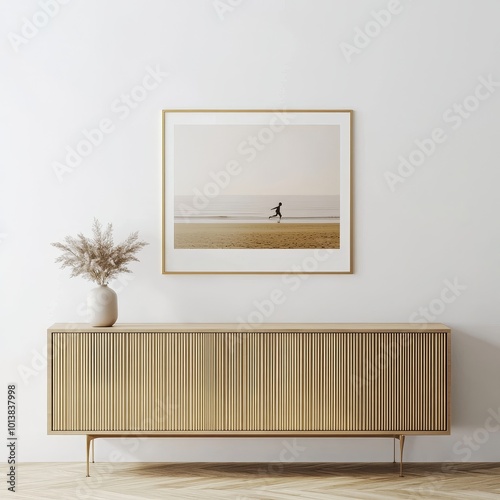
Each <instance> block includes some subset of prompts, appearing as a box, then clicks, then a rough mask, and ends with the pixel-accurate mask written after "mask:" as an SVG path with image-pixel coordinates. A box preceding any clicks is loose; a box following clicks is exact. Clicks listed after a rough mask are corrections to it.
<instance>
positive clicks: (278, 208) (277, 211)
mask: <svg viewBox="0 0 500 500" xmlns="http://www.w3.org/2000/svg"><path fill="white" fill-rule="evenodd" d="M281 205H282V203H281V201H280V202H279V203H278V206H277V207H274V208H271V210H276V213H275V214H274V215H270V216H269V218H270V219H272V218H273V217H278V215H279V218H280V220H279V221H278V222H281Z"/></svg>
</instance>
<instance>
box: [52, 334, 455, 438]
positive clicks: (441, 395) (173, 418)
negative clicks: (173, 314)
mask: <svg viewBox="0 0 500 500" xmlns="http://www.w3.org/2000/svg"><path fill="white" fill-rule="evenodd" d="M449 348H450V330H449V329H448V328H447V327H445V326H444V325H427V326H425V327H423V326H422V325H417V326H415V325H393V324H387V325H335V324H332V325H325V324H316V325H315V324H309V325H297V324H290V325H272V324H268V325H263V326H262V327H261V328H260V329H258V330H253V331H251V332H243V333H241V332H238V325H122V326H120V325H117V326H115V327H112V328H104V329H99V328H92V327H88V326H86V325H71V326H70V327H68V326H66V327H64V326H63V325H54V326H53V327H52V328H51V329H50V330H49V351H50V354H51V355H50V356H49V360H50V363H49V408H48V413H49V422H48V425H49V433H52V434H57V433H61V434H63V433H70V434H93V435H98V434H100V433H102V434H107V435H110V434H120V435H123V434H147V435H154V434H163V435H220V434H222V435H225V434H230V435H281V434H287V435H301V434H304V435H323V434H324V435H341V434H352V435H355V434H360V435H363V434H366V435H377V434H381V435H391V436H392V435H396V434H448V433H449V382H450V381H449V362H450V359H449Z"/></svg>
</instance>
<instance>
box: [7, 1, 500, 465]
mask: <svg viewBox="0 0 500 500" xmlns="http://www.w3.org/2000/svg"><path fill="white" fill-rule="evenodd" d="M47 1H48V0H47ZM233 3H234V4H238V2H236V1H233ZM239 3H240V5H237V6H236V7H234V8H233V10H232V11H231V12H225V13H224V14H225V15H223V19H221V18H220V17H219V15H218V13H217V11H216V9H215V7H214V5H215V6H216V5H219V7H221V6H223V4H226V5H230V3H229V0H222V1H221V2H219V4H216V3H215V2H213V1H212V0H189V1H186V0H148V2H144V1H140V0H108V1H106V2H103V1H100V0H85V1H83V0H79V1H78V0H73V1H71V2H69V3H68V4H67V5H64V6H61V7H60V9H59V10H60V11H59V12H58V13H57V14H56V15H55V16H54V17H53V18H52V19H50V20H49V22H48V23H47V24H46V26H44V27H42V28H41V29H40V30H39V32H38V33H36V34H35V35H34V36H32V38H31V39H26V40H25V41H26V43H21V45H19V46H17V45H16V42H17V43H20V41H19V38H17V39H16V38H15V36H14V34H17V35H20V34H21V28H22V26H23V24H24V21H23V18H24V17H26V18H28V19H33V16H38V17H36V19H37V21H38V22H39V23H40V22H42V23H43V21H44V19H43V15H40V14H37V12H38V13H39V12H41V8H40V6H39V5H38V3H37V1H35V0H18V1H16V2H4V3H3V12H2V15H1V16H0V33H1V36H0V44H1V47H0V50H1V72H2V76H1V78H0V99H1V102H0V110H1V122H0V158H1V174H0V175H1V177H0V185H1V196H0V233H1V241H0V259H1V261H0V266H1V296H0V310H1V324H2V337H1V339H2V349H1V350H2V354H1V357H2V358H1V359H2V363H1V364H2V384H1V388H0V390H1V391H2V394H5V391H6V384H7V382H8V381H15V382H16V383H17V384H18V396H19V436H20V448H19V449H20V452H19V453H20V455H19V458H20V460H22V461H47V460H48V461H65V460H68V461H75V460H82V459H83V456H84V444H83V443H84V439H83V437H71V436H69V437H61V436H50V437H49V436H47V434H46V417H45V413H46V378H45V367H44V366H43V360H41V359H39V354H38V353H40V352H43V350H44V347H45V330H46V328H47V327H48V326H49V325H50V324H52V323H53V322H56V321H57V322H63V321H82V315H81V304H82V302H83V301H84V300H85V296H86V293H87V290H88V289H89V288H90V287H91V286H92V285H91V284H90V283H87V282H85V281H83V280H81V279H78V278H77V279H69V274H68V273H67V272H65V271H61V270H59V268H58V266H57V265H56V264H54V262H53V260H54V258H55V257H56V256H57V251H56V250H55V249H54V248H52V247H50V245H49V243H50V242H53V241H60V240H61V239H62V238H63V237H64V236H65V235H67V234H73V235H74V234H76V233H77V232H80V231H82V232H84V233H88V232H89V231H90V225H91V222H92V218H93V217H94V216H97V217H98V218H99V219H100V220H101V221H103V222H107V221H112V222H113V223H114V225H115V234H116V237H117V239H121V238H123V237H125V236H126V235H127V234H128V233H129V232H131V231H133V230H136V229H139V230H140V236H141V237H142V238H144V239H145V240H147V241H149V242H150V243H151V245H150V246H149V247H147V248H146V249H145V250H143V251H142V252H141V254H140V259H141V262H140V263H138V264H135V265H134V267H133V269H134V274H133V279H132V280H131V281H130V282H129V283H128V284H127V285H126V286H120V285H118V288H121V291H120V294H119V305H120V317H119V321H120V322H187V321H190V322H210V321H217V322H234V321H237V320H238V318H240V317H242V318H246V317H247V316H248V314H249V313H250V312H251V311H252V310H254V308H255V305H254V301H260V300H263V299H264V298H266V297H267V296H268V295H269V293H270V291H271V290H272V289H274V288H276V287H279V288H282V289H283V291H284V293H285V295H286V302H285V303H284V304H283V305H281V306H279V307H278V308H277V309H276V311H275V312H274V314H273V315H272V316H271V317H270V318H269V319H268V320H269V321H271V322H280V321H284V322H301V321H303V322H321V321H325V322H369V321H382V322H399V321H401V322H405V321H408V320H410V319H417V317H416V316H419V315H420V313H419V308H422V307H428V306H429V304H432V306H433V307H434V310H435V311H437V312H438V313H439V314H436V315H435V316H436V321H439V322H443V323H445V324H448V325H450V326H451V327H452V328H453V335H454V337H453V432H452V435H451V436H449V437H432V438H425V437H415V438H409V439H408V444H407V450H408V451H407V458H408V460H413V461H441V460H443V461H445V460H452V461H459V460H463V459H470V460H472V461H476V460H477V461H494V460H500V433H499V432H498V431H497V430H496V429H497V427H496V426H493V427H492V426H491V425H489V427H490V429H491V431H490V432H487V431H484V430H482V428H484V426H485V425H488V424H492V421H487V419H488V417H489V411H491V409H493V410H495V411H498V408H499V407H500V391H499V380H500V363H499V359H500V357H499V355H500V335H499V333H500V332H499V330H500V317H499V309H500V307H499V304H500V297H499V293H498V283H499V279H500V262H499V260H500V259H499V246H500V245H499V244H500V230H499V225H500V224H499V209H500V206H499V202H498V191H499V188H500V169H499V165H498V158H499V157H500V140H499V137H500V135H499V132H500V122H499V116H500V87H499V86H498V84H495V85H496V86H494V87H493V88H492V90H491V93H490V95H489V97H488V98H485V99H484V100H482V101H480V102H479V104H478V107H477V110H475V111H474V112H472V113H471V114H470V116H469V117H468V118H464V119H463V121H462V123H461V126H460V127H459V128H457V129H456V130H454V129H453V125H456V124H457V121H451V122H446V121H445V117H446V116H448V119H449V120H450V119H451V117H452V115H455V116H456V112H455V111H452V112H451V114H448V115H446V113H447V110H448V109H449V108H450V107H452V106H453V105H454V104H455V103H461V102H462V101H463V100H464V99H465V98H467V97H468V96H471V95H473V94H474V91H475V89H476V87H477V85H478V84H479V78H486V79H489V78H492V79H493V81H495V82H500V67H499V61H500V31H499V30H498V19H499V17H500V3H499V2H497V1H495V0H482V1H480V2H478V1H473V0H419V1H418V2H417V1H415V2H412V1H410V0H408V1H404V0H401V4H400V7H399V10H400V12H399V13H398V14H395V15H394V16H393V18H392V20H391V22H390V23H389V24H388V26H386V27H385V28H383V29H382V30H381V33H380V34H379V36H377V37H375V38H373V39H372V40H371V43H369V45H368V46H367V47H366V48H364V49H361V50H360V51H359V52H360V53H358V54H353V57H352V61H351V62H350V63H349V62H348V61H347V59H346V57H345V56H344V54H343V52H342V49H341V44H342V42H345V43H351V44H352V43H353V39H354V35H355V33H356V31H355V30H356V27H364V26H365V25H366V23H367V22H369V21H370V20H371V19H373V17H372V16H373V15H372V14H371V11H372V10H376V11H378V10H380V9H385V8H387V6H388V4H389V1H388V0H376V1H375V0H371V1H369V0H358V1H356V2H353V1H350V0H336V1H334V0H315V1H314V2H312V1H310V0H288V1H285V0H244V1H242V2H239ZM394 5H395V3H394V2H393V3H392V4H391V6H394ZM370 28H371V29H376V26H374V25H373V24H372V25H370ZM15 46H16V48H17V49H18V50H17V51H16V50H15ZM156 66H158V67H159V68H160V69H161V71H163V72H165V73H168V76H166V77H164V78H163V81H162V82H161V83H160V84H159V85H158V87H157V88H156V89H154V90H152V91H151V92H150V93H149V95H148V97H147V99H146V100H144V101H143V102H141V103H140V104H139V105H138V106H137V107H136V108H135V109H133V110H131V112H130V115H129V116H127V117H126V118H125V119H122V118H123V115H122V114H121V113H118V112H117V110H116V109H114V108H113V102H114V101H115V100H116V99H119V98H120V96H121V94H123V93H128V92H130V90H131V89H132V88H133V87H134V86H135V85H137V84H138V83H140V82H141V80H142V79H143V77H144V75H145V74H146V71H147V69H146V68H147V67H152V68H155V67H156ZM482 95H483V94H482ZM484 97H486V94H484ZM467 104H468V105H469V106H472V107H474V105H475V102H474V99H469V100H468V101H467ZM163 108H215V109H224V108H229V109H230V108H250V109H251V108H261V109H262V108H288V109H292V108H303V109H314V108H319V109H327V108H329V109H332V108H333V109H342V108H352V109H354V110H355V135H354V138H355V163H354V186H355V203H354V205H355V212H354V216H355V231H354V241H355V274H353V275H350V276H349V275H347V276H343V275H341V276H331V275H324V276H312V277H309V278H307V279H306V280H304V281H303V283H302V285H301V286H300V288H299V289H298V290H295V291H293V290H291V289H290V288H289V287H288V286H287V285H285V284H283V282H282V278H281V276H222V275H220V276H217V275H214V276H163V275H161V273H160V253H161V247H160V241H161V233H160V231H161V228H160V207H161V185H160V180H161V179H160V175H161V174H160V168H161V165H160V155H161V132H160V116H161V115H160V110H161V109H163ZM448 113H449V112H448ZM103 118H109V119H111V120H112V122H113V124H114V126H115V129H114V131H113V132H112V133H110V134H108V135H106V136H105V139H104V141H103V142H102V144H101V145H99V146H98V147H96V148H95V149H94V150H93V151H92V153H91V154H90V155H89V156H88V157H87V158H85V159H84V161H83V162H82V163H81V164H80V165H79V166H77V167H75V168H74V169H73V170H72V171H71V172H66V173H65V174H63V175H62V179H61V182H60V181H59V179H58V178H57V176H56V175H55V173H54V170H53V164H54V162H63V161H64V156H65V151H66V147H67V146H72V147H74V146H75V145H76V143H77V142H78V141H79V140H80V139H82V137H83V136H82V130H83V129H90V128H93V127H96V126H97V124H98V123H99V121H100V120H102V119H103ZM435 128H442V129H443V131H444V133H445V134H446V140H445V141H444V142H443V143H442V144H439V145H438V146H437V147H436V150H435V152H434V153H433V154H432V155H431V156H430V157H428V158H427V159H426V160H425V162H424V163H423V164H422V165H421V166H419V167H417V168H416V169H415V171H414V173H413V174H412V175H410V176H408V177H406V178H404V182H402V183H399V184H397V186H396V189H395V191H394V192H393V191H391V189H389V185H388V183H387V181H386V179H385V177H384V174H385V172H387V171H392V172H397V166H398V157H399V156H400V155H403V156H405V157H408V155H409V154H410V153H411V151H412V150H414V149H415V148H416V145H415V143H414V141H415V140H417V139H424V138H426V137H429V136H430V134H431V132H432V131H433V129H435ZM446 280H450V281H451V282H453V281H454V280H456V281H457V282H458V283H459V284H460V285H462V286H463V287H465V289H462V290H461V291H459V295H456V296H455V300H454V301H453V302H450V303H448V304H446V305H445V306H444V307H443V308H440V303H439V302H438V301H436V299H439V298H440V295H441V293H442V291H443V290H444V288H446V286H447V285H446V284H445V282H446ZM432 301H434V302H432ZM441 309H444V310H441ZM28 368H30V369H32V371H31V372H27V369H28ZM4 407H5V406H3V407H2V408H4ZM0 413H1V414H2V419H5V416H4V414H5V411H4V410H3V409H1V410H0ZM499 418H500V417H499ZM1 422H2V423H1V426H2V428H5V427H4V422H5V421H4V420H1ZM464 436H472V441H470V443H469V444H468V445H465V444H464V443H463V442H461V441H462V440H463V439H464ZM300 444H301V446H303V447H304V449H303V450H301V451H300V454H299V456H298V457H297V458H298V459H299V460H301V461H308V460H312V461H315V460H330V461H348V460H363V461H364V460H388V459H392V444H391V443H390V441H389V440H387V441H386V440H382V441H380V440H376V441H365V440H341V439H337V440H335V439H332V440H325V439H322V440H303V441H301V442H300ZM282 449H283V444H282V442H281V440H279V439H277V440H257V439H256V440H212V439H210V440H196V439H193V440H181V439H179V440H158V441H141V444H140V446H139V447H138V448H137V449H136V447H135V446H134V448H131V444H130V443H129V444H127V443H121V442H119V441H118V440H117V441H103V442H100V443H99V442H98V445H97V458H98V459H100V460H107V459H109V458H110V456H111V455H110V453H111V451H112V450H118V455H119V456H120V457H122V458H123V459H125V460H137V461H149V460H158V461H177V460H178V461H181V460H196V461H201V460H242V461H254V460H278V459H279V455H280V452H281V451H282ZM467 450H469V451H470V455H469V453H468V452H467Z"/></svg>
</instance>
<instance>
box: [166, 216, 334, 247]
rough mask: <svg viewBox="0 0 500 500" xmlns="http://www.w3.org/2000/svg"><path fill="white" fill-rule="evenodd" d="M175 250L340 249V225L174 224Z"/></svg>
mask: <svg viewBox="0 0 500 500" xmlns="http://www.w3.org/2000/svg"><path fill="white" fill-rule="evenodd" d="M174 247H175V248H228V249H229V248H286V249H293V248H340V224H335V223H304V224H296V223H289V224H287V223H286V222H281V223H280V224H278V223H276V222H274V221H273V222H270V223H269V224H259V223H257V224H256V223H226V224H224V223H222V224H220V223H204V224H199V223H198V224H197V223H176V224H175V227H174Z"/></svg>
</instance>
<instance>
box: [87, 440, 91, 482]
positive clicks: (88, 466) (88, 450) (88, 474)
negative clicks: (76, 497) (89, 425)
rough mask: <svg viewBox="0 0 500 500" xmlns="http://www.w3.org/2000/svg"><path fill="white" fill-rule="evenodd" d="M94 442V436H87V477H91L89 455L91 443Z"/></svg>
mask: <svg viewBox="0 0 500 500" xmlns="http://www.w3.org/2000/svg"><path fill="white" fill-rule="evenodd" d="M91 442H92V436H90V435H88V434H87V446H86V448H87V477H90V464H89V455H90V443H91Z"/></svg>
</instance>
